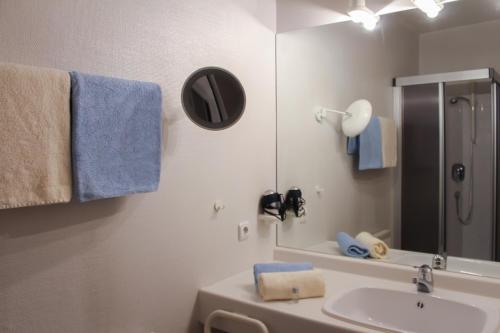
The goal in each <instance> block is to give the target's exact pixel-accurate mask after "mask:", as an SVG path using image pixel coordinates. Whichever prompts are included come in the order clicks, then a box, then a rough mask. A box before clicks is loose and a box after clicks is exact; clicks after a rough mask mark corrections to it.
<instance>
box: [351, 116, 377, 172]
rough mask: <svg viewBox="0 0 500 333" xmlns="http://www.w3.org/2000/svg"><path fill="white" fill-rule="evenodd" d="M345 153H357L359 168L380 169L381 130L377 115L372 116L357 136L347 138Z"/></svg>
mask: <svg viewBox="0 0 500 333" xmlns="http://www.w3.org/2000/svg"><path fill="white" fill-rule="evenodd" d="M347 154H349V155H358V157H359V165H358V169H359V170H369V169H381V168H383V167H384V159H383V155H382V130H381V127H380V118H379V117H372V119H371V120H370V122H369V123H368V126H367V127H366V129H365V130H364V131H363V133H361V134H360V135H358V136H357V137H355V138H347Z"/></svg>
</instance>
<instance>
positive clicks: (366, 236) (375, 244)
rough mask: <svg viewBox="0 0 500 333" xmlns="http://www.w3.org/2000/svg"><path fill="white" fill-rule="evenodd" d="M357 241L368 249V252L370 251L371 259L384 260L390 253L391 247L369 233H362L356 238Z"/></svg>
mask: <svg viewBox="0 0 500 333" xmlns="http://www.w3.org/2000/svg"><path fill="white" fill-rule="evenodd" d="M356 240H358V241H359V242H361V243H362V244H363V245H366V247H368V250H369V251H370V257H372V258H375V259H383V258H384V257H385V256H387V253H388V252H389V247H388V246H387V244H386V243H385V242H384V241H383V240H381V239H378V238H376V237H375V236H373V235H372V234H370V233H368V232H365V231H363V232H360V233H359V234H358V235H357V236H356Z"/></svg>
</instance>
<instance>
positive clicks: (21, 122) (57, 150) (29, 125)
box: [0, 63, 71, 209]
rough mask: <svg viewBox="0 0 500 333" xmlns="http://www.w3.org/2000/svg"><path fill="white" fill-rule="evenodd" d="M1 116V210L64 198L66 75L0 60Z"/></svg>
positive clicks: (67, 176)
mask: <svg viewBox="0 0 500 333" xmlns="http://www.w3.org/2000/svg"><path fill="white" fill-rule="evenodd" d="M0 120H1V121H0V156H1V162H0V209H1V208H14V207H23V206H33V205H44V204H52V203H60V202H69V201H70V200H71V155H70V78H69V74H68V73H67V72H63V71H59V70H54V69H45V68H35V67H27V66H21V65H14V64H2V63H0Z"/></svg>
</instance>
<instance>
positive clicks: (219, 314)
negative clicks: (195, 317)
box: [203, 310, 269, 333]
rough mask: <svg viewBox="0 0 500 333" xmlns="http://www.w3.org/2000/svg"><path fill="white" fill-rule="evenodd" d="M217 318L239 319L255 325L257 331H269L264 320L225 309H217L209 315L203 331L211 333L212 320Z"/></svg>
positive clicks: (266, 332) (260, 332)
mask: <svg viewBox="0 0 500 333" xmlns="http://www.w3.org/2000/svg"><path fill="white" fill-rule="evenodd" d="M216 318H223V319H229V320H234V321H238V322H241V323H245V324H248V325H250V326H253V327H255V328H256V329H257V332H259V333H269V330H268V329H267V326H266V325H265V324H264V323H263V322H261V321H260V320H258V319H254V318H250V317H247V316H245V315H242V314H239V313H234V312H229V311H224V310H215V311H214V312H212V313H211V314H210V315H209V316H208V317H207V319H206V320H205V325H204V328H203V333H210V332H211V330H212V322H213V321H214V320H215V319H216Z"/></svg>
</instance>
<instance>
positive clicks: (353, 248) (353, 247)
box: [337, 232, 370, 258]
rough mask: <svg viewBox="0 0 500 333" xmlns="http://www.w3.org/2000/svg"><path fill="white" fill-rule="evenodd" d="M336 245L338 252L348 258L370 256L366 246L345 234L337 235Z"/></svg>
mask: <svg viewBox="0 0 500 333" xmlns="http://www.w3.org/2000/svg"><path fill="white" fill-rule="evenodd" d="M337 243H338V245H339V248H340V251H341V252H342V253H343V254H344V255H346V256H348V257H355V258H366V257H368V256H369V255H370V250H368V248H367V247H366V246H364V245H363V244H361V243H360V242H358V241H357V240H356V239H354V238H352V237H351V236H349V235H348V234H346V233H345V232H339V233H338V234H337Z"/></svg>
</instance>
